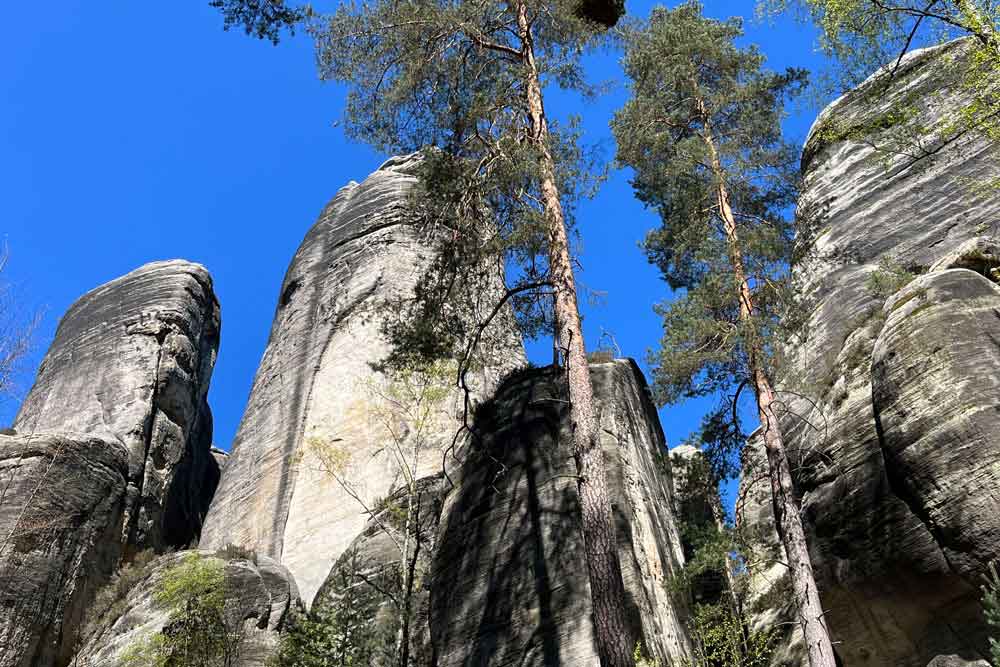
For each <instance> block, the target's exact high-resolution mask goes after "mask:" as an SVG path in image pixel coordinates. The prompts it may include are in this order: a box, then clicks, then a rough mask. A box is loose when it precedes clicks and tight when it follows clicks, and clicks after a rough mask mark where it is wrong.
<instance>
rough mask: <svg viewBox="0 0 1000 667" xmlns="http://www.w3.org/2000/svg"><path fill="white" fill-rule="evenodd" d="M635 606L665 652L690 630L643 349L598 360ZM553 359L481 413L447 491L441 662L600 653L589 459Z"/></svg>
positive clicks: (570, 658)
mask: <svg viewBox="0 0 1000 667" xmlns="http://www.w3.org/2000/svg"><path fill="white" fill-rule="evenodd" d="M591 376H592V378H593V381H594V390H595V397H596V399H597V402H598V406H599V407H598V413H599V419H600V427H601V428H600V432H601V438H602V445H603V447H604V455H605V460H606V465H607V470H608V473H609V478H610V479H609V482H610V484H611V487H612V493H613V502H614V510H615V517H616V520H617V523H618V529H619V548H620V552H619V553H620V556H621V559H622V568H623V574H624V578H625V586H626V590H627V593H628V596H629V604H630V612H631V616H632V619H633V622H634V623H636V628H637V630H639V631H640V632H639V634H640V635H641V636H642V637H643V643H644V646H645V647H646V648H647V650H648V651H649V652H650V653H651V654H652V655H653V656H654V657H656V658H658V659H659V660H660V661H661V664H673V663H674V662H676V661H679V660H681V659H683V658H685V657H686V656H687V655H688V651H689V644H688V639H687V635H686V632H685V630H684V628H683V627H682V625H681V622H680V620H679V619H680V617H681V611H680V610H678V609H676V608H675V606H674V604H673V602H672V600H671V599H670V597H669V595H668V593H667V591H666V588H665V586H664V584H665V582H666V579H667V578H668V577H669V576H671V574H673V573H674V572H676V570H677V568H678V567H679V566H680V565H681V564H682V563H683V554H682V553H681V548H680V540H679V537H678V535H677V530H676V527H675V525H674V519H673V515H672V513H671V502H672V501H671V491H670V486H671V484H670V474H669V464H668V463H667V459H666V451H665V443H664V439H663V433H662V431H661V430H660V427H659V421H658V419H657V416H656V412H655V410H654V408H653V406H652V404H651V402H650V401H649V398H648V396H647V387H646V384H645V382H644V380H643V378H642V375H641V373H640V371H639V370H638V368H637V367H636V366H635V364H634V362H631V361H625V360H622V361H616V362H614V363H608V364H596V365H592V366H591ZM564 397H565V393H564V390H563V389H562V387H561V382H560V381H557V380H555V379H554V378H553V375H552V371H551V370H550V369H541V370H533V371H526V372H525V373H523V374H521V375H519V376H516V377H515V378H513V379H512V380H510V381H508V382H507V383H505V384H504V386H503V387H502V388H501V389H500V390H499V391H498V392H497V395H496V397H495V399H493V400H491V401H489V402H487V403H484V404H483V405H481V406H480V407H479V409H478V410H477V413H476V420H475V431H476V432H477V433H479V434H480V435H481V439H477V440H473V441H470V442H469V443H468V445H467V447H466V448H465V449H464V450H463V453H462V456H461V458H462V463H461V464H460V466H459V468H458V469H457V470H455V471H454V473H453V474H450V477H452V478H453V481H454V483H455V484H456V486H455V488H454V489H452V490H451V492H450V493H449V495H448V496H447V498H446V499H445V503H444V508H443V512H442V522H441V527H440V532H439V538H438V544H437V550H436V552H435V554H434V560H433V565H432V570H431V576H430V602H431V608H430V619H431V634H432V639H433V642H434V647H435V653H436V657H437V664H438V665H439V666H440V667H449V666H452V665H455V666H457V665H485V664H490V665H497V666H502V665H571V664H572V665H577V664H580V665H582V664H597V653H596V647H595V645H594V630H593V626H592V620H591V612H590V608H591V607H590V605H591V601H590V591H589V583H588V580H587V565H586V562H585V561H584V559H583V547H582V535H581V534H580V527H579V521H580V519H579V500H578V492H577V486H576V481H575V477H576V468H575V464H574V461H573V457H572V453H571V445H570V436H569V430H568V429H569V427H568V424H567V412H568V411H567V407H566V403H565V400H564Z"/></svg>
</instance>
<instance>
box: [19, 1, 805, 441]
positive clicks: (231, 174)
mask: <svg viewBox="0 0 1000 667" xmlns="http://www.w3.org/2000/svg"><path fill="white" fill-rule="evenodd" d="M323 4H324V3H314V6H317V8H318V9H323V8H324V7H323ZM653 4H654V3H652V2H649V1H647V0H630V1H629V3H628V5H627V11H628V12H629V13H631V14H633V15H635V16H646V15H648V13H649V9H650V7H651V6H652V5H653ZM706 12H707V13H708V14H709V15H712V16H717V17H725V16H731V15H740V14H742V15H744V16H751V15H752V14H753V3H752V2H726V1H723V0H717V1H712V0H709V1H708V2H707V3H706ZM5 18H6V22H7V25H8V26H14V27H15V28H12V29H11V30H8V33H7V35H6V36H5V39H4V40H2V41H0V61H2V62H3V63H4V67H3V69H2V70H0V184H2V186H0V191H2V193H3V197H2V199H0V206H2V216H0V237H2V239H3V240H5V241H6V243H7V244H8V246H9V248H10V252H11V262H10V265H9V266H8V270H7V272H6V273H7V275H6V276H5V278H6V279H7V280H8V281H12V282H13V283H14V284H15V286H16V288H17V290H18V292H19V294H20V295H21V298H22V300H23V302H24V303H26V304H27V305H28V306H30V307H42V308H44V309H45V318H44V321H43V323H42V326H41V328H40V330H39V331H38V335H37V341H36V343H37V344H36V349H35V351H34V353H33V355H32V358H31V359H30V360H29V361H30V363H29V365H28V368H27V369H26V373H25V376H24V378H23V379H22V382H21V388H22V391H23V390H26V389H27V388H29V387H30V384H31V378H32V376H33V374H34V371H35V368H36V367H37V364H38V362H39V361H40V360H41V357H42V355H43V354H44V351H45V349H46V347H47V346H48V343H49V342H50V341H51V338H52V335H53V333H54V331H55V327H56V324H57V322H58V318H59V317H60V316H61V315H62V313H63V312H64V311H65V310H66V308H67V307H68V306H69V305H70V304H71V303H72V302H73V301H74V300H75V299H76V298H77V297H79V296H80V295H81V294H83V293H84V292H86V291H88V290H90V289H92V288H93V287H96V286H97V285H99V284H101V283H104V282H106V281H108V280H111V279H113V278H115V277H117V276H120V275H122V274H124V273H126V272H128V271H130V270H132V269H134V268H135V267H137V266H139V265H141V264H144V263H146V262H149V261H153V260H157V259H167V258H174V257H183V258H186V259H190V260H194V261H198V262H201V263H203V264H204V265H205V266H207V267H208V269H209V270H210V271H211V273H212V275H213V277H214V279H215V286H216V291H217V293H218V296H219V300H220V302H221V304H222V320H223V327H222V344H221V349H220V354H219V359H218V363H217V365H216V369H215V374H214V376H213V380H212V389H211V393H210V395H209V401H210V403H211V406H212V410H213V412H214V415H215V433H216V435H215V439H216V443H217V444H218V445H219V446H221V447H223V448H228V446H229V442H230V441H231V439H232V437H233V434H234V433H235V430H236V427H237V425H238V423H239V419H240V416H241V414H242V411H243V407H244V405H245V403H246V399H247V395H248V392H249V390H250V385H251V382H252V379H253V375H254V372H255V371H256V368H257V363H258V362H259V360H260V357H261V354H262V353H263V349H264V346H265V344H266V342H267V335H268V330H269V328H270V324H271V317H272V315H273V311H274V305H275V302H276V299H277V296H278V290H279V287H280V284H281V280H282V277H283V275H284V272H285V269H286V267H287V265H288V262H289V261H290V259H291V257H292V254H293V252H294V251H295V249H296V247H297V246H298V244H299V242H300V241H301V239H302V237H303V235H304V234H305V232H306V230H307V229H308V228H309V227H310V226H311V225H312V224H313V222H314V221H315V218H316V216H317V214H318V213H319V211H320V209H321V208H322V207H323V205H324V204H325V203H326V201H327V200H328V199H330V198H331V197H332V196H333V194H334V193H335V192H336V191H337V189H338V188H340V187H341V186H342V185H344V184H345V183H346V182H347V181H349V180H352V179H354V180H360V179H361V178H364V177H365V176H366V175H367V174H368V173H369V172H371V171H372V170H373V169H375V168H376V167H377V166H378V165H379V164H380V163H381V162H382V161H383V159H384V158H385V156H383V155H377V154H375V153H374V152H373V151H371V150H370V149H369V148H367V147H365V146H362V145H358V144H355V143H351V142H349V141H348V140H347V139H346V138H345V137H344V136H343V133H342V132H341V131H340V129H339V128H337V127H335V126H334V125H333V123H334V121H336V120H337V119H338V118H340V115H341V111H342V99H343V91H342V89H340V88H339V87H337V86H335V85H332V84H323V83H321V82H320V81H319V80H318V79H317V76H316V74H315V68H314V64H313V54H312V45H311V43H310V42H309V40H308V38H307V37H306V36H304V35H298V36H296V37H294V38H290V39H286V40H285V41H283V42H282V43H281V44H280V45H279V46H277V47H273V46H271V44H270V43H266V42H260V41H257V40H253V39H250V38H248V37H246V36H244V35H243V34H242V33H238V32H229V33H224V32H223V31H222V18H221V16H220V15H218V14H217V12H216V10H213V9H212V8H210V7H209V6H208V2H207V0H190V1H188V2H177V3H144V2H122V1H113V2H92V1H91V2H86V1H84V0H52V1H51V2H48V3H46V4H45V5H44V9H39V7H37V6H35V5H33V4H32V3H13V4H12V5H11V6H10V7H9V8H8V10H7V12H6V15H5ZM746 41H748V42H753V43H756V44H758V45H759V46H760V47H761V49H762V50H763V51H764V53H766V54H767V56H768V64H769V66H771V67H772V68H784V67H786V66H792V65H794V66H804V67H807V68H811V69H815V68H818V67H819V66H821V65H822V62H821V60H820V59H819V58H818V57H817V56H816V54H815V53H814V33H813V31H812V30H811V28H810V27H808V26H804V25H801V24H797V23H793V22H791V21H781V22H779V23H777V24H774V25H763V24H756V23H753V22H752V21H748V23H747V38H746ZM587 63H588V70H589V72H590V73H591V75H592V79H593V80H595V81H604V80H614V79H618V78H619V77H620V71H619V68H618V54H615V53H601V54H597V55H593V56H590V57H589V58H588V60H587ZM623 99H624V88H623V86H622V85H621V84H620V83H619V84H618V85H616V86H615V87H614V89H613V91H612V92H611V93H609V94H608V95H606V96H604V97H602V98H600V99H598V100H597V101H595V102H588V103H587V104H586V105H581V104H580V103H579V101H578V100H576V99H573V98H571V97H568V96H566V95H553V96H551V97H550V99H549V100H548V108H549V111H550V113H552V114H553V115H556V116H559V115H564V114H566V113H569V112H582V113H584V114H585V116H584V129H585V133H586V135H585V136H586V140H587V141H589V142H598V143H602V144H603V145H604V146H605V148H606V153H607V156H608V157H609V158H610V157H611V156H613V153H614V147H613V144H612V142H611V138H610V133H609V131H608V120H609V119H610V117H611V115H612V113H613V111H614V110H615V109H616V108H617V107H618V106H619V105H620V104H621V103H622V101H623ZM814 115H815V110H814V109H804V110H801V111H799V112H797V113H794V114H793V115H792V116H791V117H790V118H789V119H788V122H787V124H786V125H787V130H788V133H789V137H790V138H791V139H793V140H795V141H797V142H800V141H801V139H802V138H804V136H805V133H806V131H807V130H808V127H809V124H810V123H811V121H812V118H813V117H814ZM627 178H628V176H627V174H625V173H623V172H613V173H612V175H611V178H610V180H609V181H608V182H607V183H606V184H605V185H604V186H603V188H602V189H601V191H600V192H599V193H598V195H597V197H596V198H595V199H594V200H592V201H589V202H586V203H584V205H583V206H582V207H581V209H580V211H579V220H580V228H581V232H582V235H583V256H582V260H583V266H584V271H583V272H582V273H581V274H580V275H579V281H580V282H581V283H582V284H583V285H585V286H586V287H588V288H590V289H593V290H599V291H601V292H603V293H604V298H603V299H602V301H601V303H600V304H588V303H586V300H584V305H583V308H584V316H585V328H586V335H587V337H588V345H590V346H594V345H595V344H596V343H597V339H598V338H599V337H600V335H601V331H602V329H603V330H606V331H608V332H611V333H612V334H613V335H614V336H615V339H616V340H617V342H618V345H619V346H620V347H621V348H622V350H623V352H624V353H625V354H626V355H628V356H633V357H636V358H638V359H639V360H640V362H641V363H643V365H644V367H645V363H644V358H645V355H646V351H647V350H648V349H649V348H650V347H653V346H655V345H656V342H657V339H658V337H659V333H660V331H659V322H658V320H657V318H656V316H655V315H654V314H653V311H652V304H653V303H654V302H655V301H658V300H661V299H663V298H665V297H666V296H667V292H666V287H665V285H664V284H663V283H662V282H661V281H660V280H659V278H658V276H657V274H656V271H655V270H654V269H653V267H651V266H649V265H648V264H647V263H646V261H645V259H644V257H643V255H642V253H641V252H640V250H639V248H638V246H637V243H638V241H639V240H640V239H641V238H642V236H643V235H644V233H645V232H646V230H648V229H649V228H651V227H652V226H654V225H655V224H656V218H655V216H654V215H653V214H652V213H651V212H649V211H645V210H643V208H642V207H641V206H640V205H639V204H638V202H636V201H635V200H634V199H633V197H632V193H631V190H630V188H629V186H628V182H627ZM532 349H533V351H537V353H538V355H539V356H538V358H539V359H540V360H542V361H544V360H546V359H548V358H550V356H551V353H550V352H549V349H550V348H549V346H548V344H547V343H542V344H541V345H538V346H533V347H532ZM705 407H706V405H705V404H704V403H701V404H698V403H689V404H685V405H681V406H674V407H670V408H666V409H664V410H662V411H661V416H662V421H663V426H664V430H665V431H666V434H667V438H668V441H669V442H670V444H671V445H676V444H679V443H680V441H681V440H682V439H683V438H684V436H685V435H687V433H688V432H689V431H690V430H692V429H693V428H695V427H696V426H697V422H698V418H699V416H700V414H701V411H702V410H704V408H705ZM16 410H17V402H16V401H9V402H7V403H4V404H0V424H5V423H8V422H9V421H11V420H12V418H13V415H14V414H15V413H16Z"/></svg>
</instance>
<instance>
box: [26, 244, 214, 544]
mask: <svg viewBox="0 0 1000 667" xmlns="http://www.w3.org/2000/svg"><path fill="white" fill-rule="evenodd" d="M219 326H220V320H219V304H218V301H217V300H216V298H215V294H214V292H213V291H212V279H211V277H210V276H209V275H208V272H207V271H206V270H205V268H204V267H202V266H200V265H198V264H192V263H190V262H185V261H181V260H175V261H169V262H154V263H152V264H147V265H145V266H143V267H141V268H138V269H136V270H135V271H132V272H131V273H129V274H127V275H125V276H122V277H121V278H118V279H117V280H113V281H111V282H109V283H107V284H105V285H102V286H101V287H98V288H97V289H95V290H93V291H91V292H88V293H87V294H85V295H84V296H82V297H80V299H79V300H77V301H76V303H74V304H73V305H72V306H71V307H70V309H69V310H68V311H67V312H66V314H65V315H64V316H63V318H62V320H60V322H59V328H58V330H57V331H56V336H55V340H54V341H53V342H52V345H51V347H50V348H49V350H48V352H47V353H46V355H45V358H44V360H43V361H42V364H41V367H40V368H39V370H38V377H37V379H36V381H35V384H34V386H33V387H32V389H31V392H30V393H29V394H28V396H27V398H26V399H25V401H24V403H23V405H22V406H21V409H20V411H19V412H18V415H17V419H16V420H15V422H14V428H15V429H16V430H17V432H18V433H19V434H22V435H31V434H34V433H44V432H62V433H82V434H92V435H95V436H99V437H101V438H103V439H106V440H110V441H113V442H118V443H121V445H122V446H123V447H125V449H126V450H127V451H128V454H129V480H128V499H127V502H126V506H125V522H124V526H123V541H124V543H126V544H128V545H129V546H130V547H131V548H134V549H143V548H155V549H161V548H163V547H166V546H175V547H177V546H184V545H186V544H188V543H189V542H190V541H191V540H192V539H194V538H196V537H197V535H198V531H199V528H200V526H201V521H202V519H203V517H204V515H205V512H206V511H207V509H208V502H209V501H210V500H211V497H212V493H213V491H214V484H215V482H216V480H217V479H218V468H217V465H216V463H215V460H214V459H213V458H212V456H211V455H210V453H209V449H210V447H211V443H212V414H211V412H210V410H209V408H208V403H207V402H206V400H205V398H206V396H207V394H208V388H209V382H210V380H211V376H212V368H213V366H214V365H215V357H216V352H217V350H218V345H219Z"/></svg>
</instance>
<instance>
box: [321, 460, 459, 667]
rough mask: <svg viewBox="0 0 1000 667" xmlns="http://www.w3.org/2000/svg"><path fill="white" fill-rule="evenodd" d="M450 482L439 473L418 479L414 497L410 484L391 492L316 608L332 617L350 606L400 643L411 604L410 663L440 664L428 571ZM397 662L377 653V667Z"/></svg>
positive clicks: (376, 631) (374, 629)
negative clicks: (432, 626) (433, 639)
mask: <svg viewBox="0 0 1000 667" xmlns="http://www.w3.org/2000/svg"><path fill="white" fill-rule="evenodd" d="M447 486H448V485H447V484H446V482H445V477H444V475H443V474H438V475H433V476H430V477H424V478H422V479H419V480H417V481H416V482H415V484H414V494H413V495H412V497H411V496H410V494H409V489H408V488H407V487H404V488H402V489H400V490H399V491H397V492H396V493H393V494H392V495H390V496H389V497H388V498H387V499H386V501H385V502H384V507H383V508H382V509H380V510H379V512H378V513H377V514H376V515H375V516H374V517H373V518H372V519H370V520H369V521H368V523H367V525H366V526H365V529H364V531H363V532H362V533H361V534H360V535H358V536H357V537H356V538H355V539H354V541H353V542H351V544H350V546H349V547H348V548H347V550H346V551H345V552H344V553H343V554H342V555H341V556H340V558H339V559H337V562H336V564H335V565H334V566H333V568H332V569H331V570H330V574H329V575H328V576H327V578H326V581H324V582H323V586H322V587H321V588H320V590H319V592H318V593H317V595H316V598H315V600H314V601H313V605H312V610H311V611H312V612H313V613H315V614H318V615H319V616H320V617H323V616H327V617H329V616H332V615H333V614H337V613H340V614H341V615H343V610H344V609H345V607H348V606H350V607H351V608H352V609H351V613H352V614H355V615H356V617H357V618H358V619H359V621H360V623H361V625H362V626H363V627H362V628H361V632H365V633H369V636H375V637H378V636H381V637H390V638H391V639H392V641H393V643H395V641H396V638H397V637H401V636H402V632H401V626H402V622H401V620H402V616H403V614H404V613H405V611H404V610H405V608H406V607H407V606H409V608H410V613H409V617H408V631H409V635H410V641H409V647H410V653H409V655H410V662H409V664H412V665H419V666H421V667H422V666H424V665H427V666H433V665H435V662H434V657H433V656H434V651H433V645H432V642H431V633H430V622H429V621H430V609H429V604H430V602H429V598H430V587H429V584H428V576H429V573H430V570H431V563H432V560H433V556H434V553H435V547H436V543H437V529H438V521H439V519H440V517H441V502H442V499H443V497H444V493H445V489H446V488H447ZM404 551H405V552H406V558H405V561H404V559H403V552H404ZM404 567H405V575H404V570H403V568H404ZM407 582H408V583H407ZM407 598H409V603H408V604H407ZM359 643H360V642H359ZM393 664H396V663H394V662H388V661H385V662H383V661H381V660H379V659H378V658H376V659H374V660H373V661H372V667H392V665H393Z"/></svg>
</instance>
